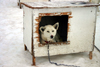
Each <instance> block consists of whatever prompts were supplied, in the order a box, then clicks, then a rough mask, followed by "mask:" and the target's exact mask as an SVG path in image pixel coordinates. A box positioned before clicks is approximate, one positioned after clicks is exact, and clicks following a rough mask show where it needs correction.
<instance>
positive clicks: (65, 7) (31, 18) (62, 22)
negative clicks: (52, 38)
mask: <svg viewBox="0 0 100 67" xmlns="http://www.w3.org/2000/svg"><path fill="white" fill-rule="evenodd" d="M22 4H23V22H24V23H23V27H24V28H23V36H24V46H25V50H27V49H28V50H29V52H30V53H31V54H32V57H33V60H32V61H33V65H35V57H41V56H48V54H47V53H48V52H47V44H43V43H41V42H40V31H39V28H40V27H41V26H45V25H48V24H51V25H53V24H55V23H56V22H59V29H58V31H57V33H58V34H59V35H60V37H61V38H62V42H55V43H50V44H49V46H50V49H49V51H50V56H52V55H61V54H70V53H79V52H86V51H88V52H89V57H90V59H92V51H93V49H94V42H95V41H94V39H95V28H96V13H97V6H99V4H93V3H89V2H65V1H64V2H34V3H22Z"/></svg>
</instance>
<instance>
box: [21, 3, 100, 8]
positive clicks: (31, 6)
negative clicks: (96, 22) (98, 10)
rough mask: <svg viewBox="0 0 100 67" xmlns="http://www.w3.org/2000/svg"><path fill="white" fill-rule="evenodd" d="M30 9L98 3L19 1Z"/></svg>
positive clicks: (85, 5)
mask: <svg viewBox="0 0 100 67" xmlns="http://www.w3.org/2000/svg"><path fill="white" fill-rule="evenodd" d="M21 4H23V5H25V6H27V7H29V8H32V9H43V8H73V7H74V8H75V7H93V6H100V4H93V3H89V2H80V1H77V2H69V1H65V2H33V3H32V2H30V3H28V2H27V3H25V2H24V3H21Z"/></svg>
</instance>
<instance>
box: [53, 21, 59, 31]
mask: <svg viewBox="0 0 100 67" xmlns="http://www.w3.org/2000/svg"><path fill="white" fill-rule="evenodd" d="M53 26H54V28H55V29H56V30H58V27H59V22H57V23H55V24H54V25H53Z"/></svg>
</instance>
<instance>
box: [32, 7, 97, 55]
mask: <svg viewBox="0 0 100 67" xmlns="http://www.w3.org/2000/svg"><path fill="white" fill-rule="evenodd" d="M47 12H48V13H56V12H58V13H59V12H72V16H73V17H72V18H71V19H70V21H69V23H70V25H71V26H70V35H69V37H70V45H63V44H62V45H53V44H52V45H50V55H58V54H69V53H78V52H85V51H92V50H93V45H94V37H93V36H94V29H95V15H96V7H83V8H59V9H34V10H33V13H34V18H33V22H34V23H33V24H34V25H33V29H34V31H33V32H34V36H33V39H34V52H35V56H36V57H40V56H47V46H44V47H38V44H39V42H38V38H37V37H38V36H39V34H37V33H35V32H36V27H37V25H36V24H37V23H38V22H37V21H36V20H35V19H36V18H37V17H39V13H47Z"/></svg>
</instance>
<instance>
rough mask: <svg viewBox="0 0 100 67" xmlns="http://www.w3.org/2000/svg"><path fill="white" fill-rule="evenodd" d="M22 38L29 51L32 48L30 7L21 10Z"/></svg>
mask: <svg viewBox="0 0 100 67" xmlns="http://www.w3.org/2000/svg"><path fill="white" fill-rule="evenodd" d="M23 38H24V44H25V45H26V46H27V48H28V50H29V51H30V52H31V50H32V49H31V48H32V9H30V8H28V7H25V6H24V10H23Z"/></svg>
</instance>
